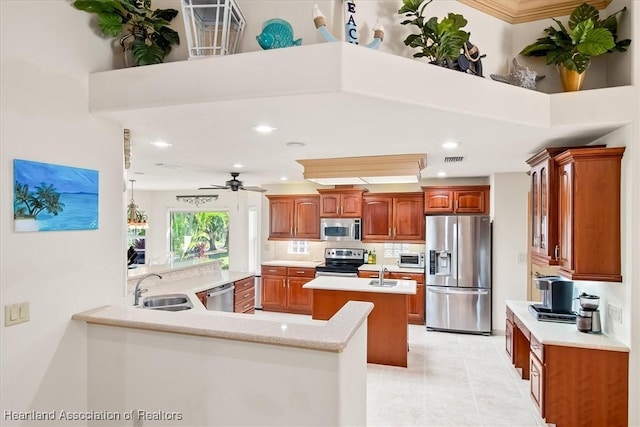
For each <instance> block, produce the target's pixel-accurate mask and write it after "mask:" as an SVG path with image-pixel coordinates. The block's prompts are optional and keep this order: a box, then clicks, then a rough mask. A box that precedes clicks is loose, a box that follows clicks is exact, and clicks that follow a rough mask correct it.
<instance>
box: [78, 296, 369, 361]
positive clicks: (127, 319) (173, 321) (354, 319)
mask: <svg viewBox="0 0 640 427" xmlns="http://www.w3.org/2000/svg"><path fill="white" fill-rule="evenodd" d="M371 310H373V304H372V303H369V302H360V301H350V302H348V303H347V304H346V305H345V306H344V307H342V308H341V309H340V310H339V311H338V312H337V313H336V314H335V315H334V316H333V317H332V318H331V319H329V320H328V321H326V322H324V321H315V322H316V323H315V324H305V323H295V322H283V321H281V320H271V319H263V318H262V319H259V318H255V317H253V316H252V315H248V314H236V313H221V312H215V311H195V312H193V313H190V312H167V311H156V310H144V309H140V308H138V307H134V306H124V305H109V306H102V307H97V308H94V309H91V310H88V311H85V312H81V313H77V314H74V315H73V316H72V319H73V320H78V321H85V322H87V323H90V324H97V325H105V326H114V327H125V328H133V329H141V330H149V331H157V332H169V333H179V334H185V335H195V336H201V337H210V338H221V339H231V340H236V341H245V342H253V343H261V344H271V345H279V346H287V347H297V348H303V349H309V350H319V351H329V352H342V351H343V350H344V348H345V347H346V346H347V344H348V343H349V341H350V339H351V338H352V336H353V335H354V334H355V332H356V331H357V329H358V328H359V327H360V326H361V325H362V323H363V322H364V321H365V320H366V319H367V316H368V315H369V313H370V312H371ZM189 311H191V310H189Z"/></svg>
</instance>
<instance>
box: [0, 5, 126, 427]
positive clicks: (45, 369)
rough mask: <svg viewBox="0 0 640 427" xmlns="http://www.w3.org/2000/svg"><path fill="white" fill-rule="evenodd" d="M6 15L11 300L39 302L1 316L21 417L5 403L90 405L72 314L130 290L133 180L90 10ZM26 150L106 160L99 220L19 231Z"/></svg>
mask: <svg viewBox="0 0 640 427" xmlns="http://www.w3.org/2000/svg"><path fill="white" fill-rule="evenodd" d="M0 19H1V23H0V43H1V46H0V52H1V54H2V61H1V70H0V75H1V76H2V78H1V83H0V93H1V94H2V95H1V96H2V107H1V116H0V118H1V122H2V125H1V126H0V129H1V131H0V132H1V140H2V143H1V144H0V158H1V160H0V183H1V184H0V212H2V214H1V215H0V235H1V236H0V254H1V255H0V256H1V258H0V263H1V267H0V294H1V298H0V300H1V301H2V302H1V304H2V306H4V305H5V304H15V303H20V302H28V303H29V304H30V317H31V320H30V321H29V322H27V323H22V324H19V325H15V326H10V327H5V326H4V320H3V321H2V325H1V326H0V327H1V328H2V329H1V330H0V334H1V336H2V339H1V355H2V356H1V357H0V378H2V381H1V384H2V385H1V390H0V413H1V414H2V415H0V416H2V418H1V420H0V424H2V425H5V426H6V425H17V424H18V422H11V421H8V420H7V419H5V418H4V411H5V410H10V411H28V410H47V411H51V410H54V409H57V410H61V409H67V410H72V411H73V410H75V411H84V410H85V409H86V381H87V354H86V345H85V341H84V326H83V325H80V324H77V323H76V322H73V321H71V316H72V315H73V314H74V313H77V312H79V311H84V310H87V309H90V308H93V307H96V306H100V305H104V304H109V303H113V302H115V301H118V300H119V298H120V296H121V293H122V287H123V282H124V280H123V279H124V274H123V272H124V261H125V260H124V252H123V250H122V248H123V239H124V231H123V230H124V229H123V222H124V213H123V203H122V201H123V189H124V183H123V166H122V150H123V148H122V140H123V139H122V129H121V128H120V127H119V126H114V125H113V124H110V123H108V122H106V121H104V120H101V119H97V118H95V117H93V116H91V114H90V113H89V111H88V109H87V105H88V93H87V83H88V79H87V77H88V74H89V73H90V72H91V71H94V70H97V69H104V68H109V67H110V66H111V54H110V47H109V46H108V43H107V42H106V41H105V40H102V39H100V38H98V37H93V36H92V35H91V34H87V24H88V15H87V14H84V13H83V12H79V11H77V10H75V9H73V8H72V7H70V5H69V3H68V2H67V1H64V0H57V1H49V0H42V1H17V0H16V1H7V0H3V1H1V2H0ZM15 158H20V159H26V160H33V161H39V162H46V163H54V164H60V165H66V166H73V167H80V168H87V169H94V170H98V172H99V192H100V198H99V225H98V229H97V230H90V231H49V232H40V233H37V232H36V233H14V232H13V221H12V215H11V212H12V211H13V208H12V200H13V166H12V161H13V159H15ZM0 308H1V309H2V313H4V307H0ZM2 318H3V319H4V314H3V315H2ZM59 422H60V421H58V422H57V424H59ZM26 424H27V425H28V424H29V423H26ZM45 424H46V423H38V425H45ZM20 425H24V424H22V423H21V424H20Z"/></svg>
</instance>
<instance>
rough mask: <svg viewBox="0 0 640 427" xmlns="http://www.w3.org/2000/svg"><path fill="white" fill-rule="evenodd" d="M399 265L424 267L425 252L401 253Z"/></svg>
mask: <svg viewBox="0 0 640 427" xmlns="http://www.w3.org/2000/svg"><path fill="white" fill-rule="evenodd" d="M398 267H411V268H424V253H413V252H404V253H401V254H400V262H399V263H398Z"/></svg>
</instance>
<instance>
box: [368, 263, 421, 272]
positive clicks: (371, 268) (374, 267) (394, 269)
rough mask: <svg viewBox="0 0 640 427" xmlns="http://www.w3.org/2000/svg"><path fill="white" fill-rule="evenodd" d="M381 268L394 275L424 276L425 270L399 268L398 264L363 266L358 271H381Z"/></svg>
mask: <svg viewBox="0 0 640 427" xmlns="http://www.w3.org/2000/svg"><path fill="white" fill-rule="evenodd" d="M381 268H386V269H387V270H389V271H390V272H392V273H417V274H424V268H413V267H398V265H396V264H362V265H361V266H360V268H358V271H380V269H381Z"/></svg>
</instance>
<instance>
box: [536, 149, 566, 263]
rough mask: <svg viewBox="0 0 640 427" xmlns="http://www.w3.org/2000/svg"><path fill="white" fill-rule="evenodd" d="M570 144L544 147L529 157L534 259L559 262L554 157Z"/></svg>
mask: <svg viewBox="0 0 640 427" xmlns="http://www.w3.org/2000/svg"><path fill="white" fill-rule="evenodd" d="M566 149H567V148H545V149H544V150H542V151H540V152H539V153H537V154H536V155H535V156H533V157H531V158H530V159H529V160H527V164H529V166H530V167H531V170H530V173H529V175H530V179H531V218H530V223H531V228H530V236H529V240H530V243H531V260H532V262H533V263H534V264H543V265H558V257H559V254H558V206H557V200H558V197H557V194H556V193H557V179H558V178H557V168H556V166H555V163H554V160H553V157H554V156H556V155H557V154H560V153H561V152H563V151H565V150H566Z"/></svg>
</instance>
